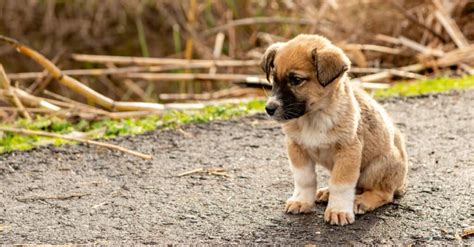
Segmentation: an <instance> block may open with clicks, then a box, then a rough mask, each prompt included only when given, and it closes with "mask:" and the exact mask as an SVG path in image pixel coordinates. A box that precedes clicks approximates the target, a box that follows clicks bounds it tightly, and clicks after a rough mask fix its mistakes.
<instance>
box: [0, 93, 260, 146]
mask: <svg viewBox="0 0 474 247" xmlns="http://www.w3.org/2000/svg"><path fill="white" fill-rule="evenodd" d="M264 105H265V102H264V101H262V100H252V101H249V102H247V103H240V104H226V105H220V106H207V107H205V108H204V109H201V110H193V111H167V112H165V113H164V114H162V115H150V116H147V117H144V118H136V119H134V118H129V119H122V120H109V119H104V120H99V121H85V120H81V121H79V122H77V123H71V122H68V121H67V120H64V119H60V118H54V117H42V116H38V117H36V118H35V119H34V121H31V122H28V121H27V120H25V119H20V120H18V121H17V122H15V123H13V124H10V125H7V124H0V126H3V127H16V128H25V129H29V130H41V131H47V132H52V133H58V134H67V133H72V132H73V131H77V132H82V133H86V134H87V136H88V137H89V138H113V137H117V136H123V135H136V134H142V133H145V132H147V131H151V130H154V129H157V128H177V127H179V126H181V125H184V124H189V123H206V122H209V121H212V120H226V119H231V118H235V117H239V116H244V115H249V114H252V113H255V112H263V109H264ZM65 143H71V142H70V141H65V140H62V139H58V138H49V137H38V136H25V135H20V134H15V133H7V132H0V153H4V152H10V151H13V150H28V149H31V148H33V147H35V146H40V145H45V144H53V145H61V144H65Z"/></svg>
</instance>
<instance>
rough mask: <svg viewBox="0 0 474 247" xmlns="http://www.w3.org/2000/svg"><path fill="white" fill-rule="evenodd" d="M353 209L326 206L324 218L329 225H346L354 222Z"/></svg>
mask: <svg viewBox="0 0 474 247" xmlns="http://www.w3.org/2000/svg"><path fill="white" fill-rule="evenodd" d="M354 219H355V217H354V211H353V210H352V208H350V209H347V208H339V207H334V206H333V207H330V206H328V207H327V208H326V211H325V212H324V220H326V222H328V223H330V224H331V225H340V226H343V225H347V224H351V223H353V222H354Z"/></svg>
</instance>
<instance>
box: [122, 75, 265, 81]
mask: <svg viewBox="0 0 474 247" xmlns="http://www.w3.org/2000/svg"><path fill="white" fill-rule="evenodd" d="M117 76H118V77H125V78H131V79H143V80H148V81H160V80H166V81H174V80H220V81H237V80H239V81H260V82H264V81H266V80H265V78H264V77H262V76H259V75H246V74H205V73H197V74H191V73H187V74H185V73H182V74H175V73H127V74H121V75H117Z"/></svg>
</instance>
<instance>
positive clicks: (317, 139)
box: [286, 112, 337, 148]
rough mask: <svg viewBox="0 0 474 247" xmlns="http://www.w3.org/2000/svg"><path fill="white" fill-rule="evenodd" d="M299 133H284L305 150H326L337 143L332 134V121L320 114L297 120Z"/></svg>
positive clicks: (327, 116)
mask: <svg viewBox="0 0 474 247" xmlns="http://www.w3.org/2000/svg"><path fill="white" fill-rule="evenodd" d="M295 124H296V125H297V126H298V130H299V131H290V132H286V134H287V136H288V137H289V138H291V139H292V140H293V141H294V142H296V143H298V144H300V145H302V146H305V147H307V148H326V147H328V146H329V145H331V144H333V143H335V142H336V141H337V136H336V135H335V134H333V131H332V129H333V128H334V122H333V119H332V118H331V117H330V116H329V115H327V114H324V113H322V112H320V113H316V114H314V115H313V116H312V117H311V118H309V117H307V118H302V119H297V120H296V123H295Z"/></svg>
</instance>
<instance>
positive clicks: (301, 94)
mask: <svg viewBox="0 0 474 247" xmlns="http://www.w3.org/2000/svg"><path fill="white" fill-rule="evenodd" d="M261 66H262V69H263V71H264V72H265V74H266V76H267V79H268V81H269V82H270V83H272V85H273V88H272V95H271V97H269V99H268V101H267V105H266V107H265V110H266V111H267V113H268V115H270V116H271V117H272V118H273V119H275V120H277V121H280V122H284V121H287V120H290V119H294V118H298V117H301V116H303V115H304V114H305V113H307V112H309V111H312V110H314V109H318V107H319V106H318V103H320V101H321V99H322V98H324V97H325V96H327V95H329V94H330V92H331V91H333V90H334V88H336V87H337V84H338V83H339V81H340V79H341V78H343V76H344V75H345V73H346V71H347V70H348V69H349V67H350V61H349V59H348V58H347V56H346V55H345V54H344V53H343V52H342V50H341V49H339V48H338V47H336V46H334V45H333V44H332V43H331V42H330V41H329V40H327V39H326V38H324V37H321V36H318V35H298V36H297V37H295V38H294V39H292V40H290V41H288V42H286V43H275V44H273V45H271V46H270V47H268V48H267V50H266V51H265V54H264V55H263V58H262V62H261Z"/></svg>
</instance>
